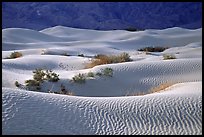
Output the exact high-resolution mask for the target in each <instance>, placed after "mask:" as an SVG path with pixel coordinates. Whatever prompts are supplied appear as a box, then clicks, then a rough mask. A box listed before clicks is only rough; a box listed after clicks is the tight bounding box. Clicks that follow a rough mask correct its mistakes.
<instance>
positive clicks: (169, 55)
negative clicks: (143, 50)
mask: <svg viewBox="0 0 204 137" xmlns="http://www.w3.org/2000/svg"><path fill="white" fill-rule="evenodd" d="M163 59H164V60H168V59H176V56H175V55H173V54H164V55H163Z"/></svg>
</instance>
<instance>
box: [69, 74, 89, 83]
mask: <svg viewBox="0 0 204 137" xmlns="http://www.w3.org/2000/svg"><path fill="white" fill-rule="evenodd" d="M72 80H73V81H74V82H76V83H80V84H82V83H85V81H86V77H85V75H84V74H81V73H79V74H78V75H76V76H74V77H73V78H72Z"/></svg>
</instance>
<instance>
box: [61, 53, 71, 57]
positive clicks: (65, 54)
mask: <svg viewBox="0 0 204 137" xmlns="http://www.w3.org/2000/svg"><path fill="white" fill-rule="evenodd" d="M62 55H63V56H71V55H69V54H68V53H63V54H62Z"/></svg>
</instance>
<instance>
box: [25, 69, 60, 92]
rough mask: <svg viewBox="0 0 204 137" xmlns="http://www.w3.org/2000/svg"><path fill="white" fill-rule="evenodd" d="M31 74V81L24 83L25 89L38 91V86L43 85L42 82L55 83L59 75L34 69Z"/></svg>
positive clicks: (50, 71)
mask: <svg viewBox="0 0 204 137" xmlns="http://www.w3.org/2000/svg"><path fill="white" fill-rule="evenodd" d="M33 73H34V75H33V79H29V80H26V81H25V84H26V88H28V89H29V90H40V84H41V83H43V81H44V80H48V81H50V82H57V81H58V80H59V75H57V74H56V73H54V72H52V70H43V69H35V70H34V71H33Z"/></svg>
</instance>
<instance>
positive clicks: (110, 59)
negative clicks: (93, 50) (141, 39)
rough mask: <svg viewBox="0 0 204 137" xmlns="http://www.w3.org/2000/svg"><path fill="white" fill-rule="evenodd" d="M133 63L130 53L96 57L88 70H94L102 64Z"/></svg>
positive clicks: (88, 66)
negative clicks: (93, 68)
mask: <svg viewBox="0 0 204 137" xmlns="http://www.w3.org/2000/svg"><path fill="white" fill-rule="evenodd" d="M129 61H132V59H130V56H129V54H128V53H125V52H124V53H122V54H120V55H110V56H107V55H102V54H99V55H96V56H95V59H93V60H92V62H91V63H89V64H87V66H86V68H92V67H94V66H97V65H102V64H112V63H122V62H129Z"/></svg>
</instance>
